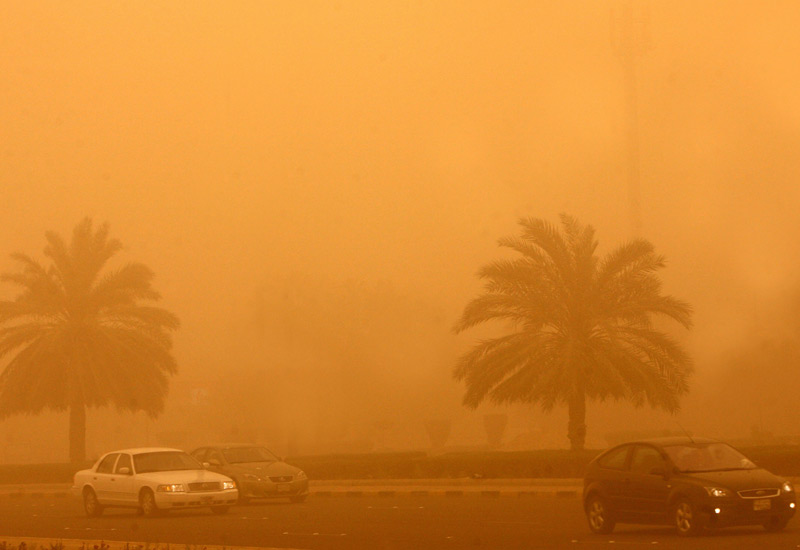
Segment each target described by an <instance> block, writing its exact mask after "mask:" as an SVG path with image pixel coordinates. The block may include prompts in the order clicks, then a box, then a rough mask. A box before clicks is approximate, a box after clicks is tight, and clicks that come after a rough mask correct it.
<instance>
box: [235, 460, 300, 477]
mask: <svg viewBox="0 0 800 550" xmlns="http://www.w3.org/2000/svg"><path fill="white" fill-rule="evenodd" d="M228 469H229V470H230V471H231V473H237V474H238V473H242V474H253V475H256V476H294V475H297V474H298V473H299V472H300V468H297V467H296V466H292V465H290V464H286V463H285V462H248V463H246V464H231V465H230V466H228Z"/></svg>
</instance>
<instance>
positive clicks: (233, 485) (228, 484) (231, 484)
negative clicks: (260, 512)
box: [222, 481, 236, 491]
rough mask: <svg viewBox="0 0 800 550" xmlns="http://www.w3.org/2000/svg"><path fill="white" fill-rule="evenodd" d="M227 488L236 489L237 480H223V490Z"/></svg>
mask: <svg viewBox="0 0 800 550" xmlns="http://www.w3.org/2000/svg"><path fill="white" fill-rule="evenodd" d="M225 489H236V482H235V481H223V482H222V490H223V491H224V490H225Z"/></svg>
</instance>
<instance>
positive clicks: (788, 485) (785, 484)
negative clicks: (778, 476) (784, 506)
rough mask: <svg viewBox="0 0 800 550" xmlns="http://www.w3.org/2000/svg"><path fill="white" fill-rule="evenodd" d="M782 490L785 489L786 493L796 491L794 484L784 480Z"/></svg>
mask: <svg viewBox="0 0 800 550" xmlns="http://www.w3.org/2000/svg"><path fill="white" fill-rule="evenodd" d="M781 490H783V492H784V493H791V492H792V491H794V486H793V485H792V484H791V483H789V482H788V481H784V482H783V486H782V487H781Z"/></svg>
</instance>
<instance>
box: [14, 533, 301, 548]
mask: <svg viewBox="0 0 800 550" xmlns="http://www.w3.org/2000/svg"><path fill="white" fill-rule="evenodd" d="M0 545H2V546H3V547H4V548H7V549H8V550H23V549H31V548H41V549H45V548H47V549H58V550H87V549H96V550H171V549H172V548H186V549H192V550H195V549H197V550H200V549H202V550H292V549H291V548H273V547H266V546H217V545H210V544H202V545H200V544H198V545H193V544H192V545H188V544H187V545H183V544H169V543H151V542H128V541H119V540H107V539H62V538H55V537H54V538H41V537H16V536H15V537H6V536H0Z"/></svg>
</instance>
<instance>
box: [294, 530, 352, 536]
mask: <svg viewBox="0 0 800 550" xmlns="http://www.w3.org/2000/svg"><path fill="white" fill-rule="evenodd" d="M283 534H284V535H287V536H290V537H345V536H347V533H290V532H289V531H284V532H283Z"/></svg>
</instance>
